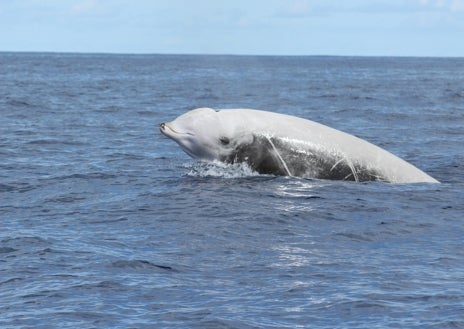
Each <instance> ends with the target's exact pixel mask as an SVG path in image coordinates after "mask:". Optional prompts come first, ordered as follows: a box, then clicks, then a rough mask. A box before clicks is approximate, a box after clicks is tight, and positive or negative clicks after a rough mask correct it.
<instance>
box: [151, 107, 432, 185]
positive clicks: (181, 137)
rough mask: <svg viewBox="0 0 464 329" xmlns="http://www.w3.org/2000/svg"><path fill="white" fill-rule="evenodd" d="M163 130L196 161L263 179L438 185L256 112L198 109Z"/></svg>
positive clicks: (285, 118)
mask: <svg viewBox="0 0 464 329" xmlns="http://www.w3.org/2000/svg"><path fill="white" fill-rule="evenodd" d="M160 131H161V132H162V133H163V134H164V135H165V136H167V137H169V138H172V139H173V140H174V141H176V142H177V143H178V144H179V145H180V146H181V148H182V149H183V150H184V151H185V152H186V153H187V154H189V155H190V156H192V157H193V158H198V159H202V160H209V161H213V160H218V161H222V162H225V163H242V162H244V163H246V164H248V166H249V167H250V168H251V169H253V170H255V171H256V172H258V173H261V174H272V175H286V176H299V177H305V178H318V179H333V180H351V181H357V182H362V181H384V182H390V183H423V182H428V183H438V181H437V180H436V179H434V178H433V177H431V176H429V175H427V174H426V173H425V172H423V171H421V170H420V169H418V168H416V167H415V166H413V165H412V164H410V163H408V162H406V161H404V160H402V159H400V158H399V157H397V156H395V155H393V154H391V153H390V152H388V151H385V150H383V149H381V148H380V147H378V146H375V145H373V144H371V143H369V142H367V141H365V140H362V139H360V138H358V137H355V136H353V135H350V134H347V133H344V132H342V131H339V130H336V129H333V128H330V127H328V126H325V125H322V124H320V123H317V122H314V121H311V120H307V119H302V118H298V117H295V116H290V115H286V114H279V113H274V112H267V111H260V110H252V109H227V110H213V109H210V108H199V109H195V110H192V111H189V112H187V113H185V114H183V115H181V116H179V117H178V118H176V119H175V120H174V121H171V122H168V123H162V124H161V125H160Z"/></svg>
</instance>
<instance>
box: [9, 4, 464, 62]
mask: <svg viewBox="0 0 464 329" xmlns="http://www.w3.org/2000/svg"><path fill="white" fill-rule="evenodd" d="M0 51H50V52H91V53H95V52H97V53H130V54H138V53H142V54H147V53H148V54H151V53H157V54H159V53H160V54H237V55H238V54H250V55H348V56H431V57H436V56H443V57H464V0H0Z"/></svg>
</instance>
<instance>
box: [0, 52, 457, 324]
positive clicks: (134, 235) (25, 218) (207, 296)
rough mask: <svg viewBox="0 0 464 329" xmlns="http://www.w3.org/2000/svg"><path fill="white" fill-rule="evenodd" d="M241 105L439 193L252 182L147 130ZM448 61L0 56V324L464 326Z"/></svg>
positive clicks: (283, 180)
mask: <svg viewBox="0 0 464 329" xmlns="http://www.w3.org/2000/svg"><path fill="white" fill-rule="evenodd" d="M200 106H209V107H215V108H257V109H263V110H269V111H276V112H281V113H287V114H292V115H296V116H300V117H304V118H307V119H311V120H314V121H318V122H321V123H324V124H326V125H329V126H332V127H334V128H337V129H340V130H343V131H346V132H349V133H351V134H354V135H357V136H359V137H361V138H364V139H366V140H368V141H370V142H373V143H375V144H377V145H379V146H381V147H383V148H385V149H387V150H389V151H391V152H393V153H395V154H397V155H399V156H400V157H402V158H404V159H406V160H407V161H409V162H411V163H413V164H414V165H416V166H417V167H419V168H421V169H422V170H424V171H426V172H427V173H429V174H430V175H432V176H434V177H435V178H437V179H438V180H440V181H441V182H442V184H411V185H392V184H384V183H349V182H337V181H323V180H308V179H299V178H289V177H272V176H259V175H256V174H254V173H251V172H249V171H247V170H245V169H244V168H240V167H237V166H236V167H231V166H221V165H219V164H203V163H198V162H195V161H193V160H191V159H190V158H189V157H188V156H187V155H185V154H184V153H183V152H182V151H181V150H180V148H179V147H178V146H177V145H176V144H175V143H174V142H173V141H172V140H169V139H167V138H165V137H163V136H162V135H161V134H160V133H159V131H158V125H159V123H161V122H164V121H170V120H172V119H173V118H175V117H176V116H178V115H180V114H182V113H184V112H186V111H188V110H190V109H192V108H195V107H200ZM463 145H464V59H439V58H436V59H433V58H348V57H241V56H129V55H86V54H79V55H73V54H34V53H31V54H20V53H1V54H0V327H1V328H105V327H107V328H297V327H304V328H463V327H464V183H463V182H464V165H463V162H464V153H463V150H464V148H463Z"/></svg>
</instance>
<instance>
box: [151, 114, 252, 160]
mask: <svg viewBox="0 0 464 329" xmlns="http://www.w3.org/2000/svg"><path fill="white" fill-rule="evenodd" d="M243 125H244V123H243V121H241V120H230V118H229V119H227V118H226V117H225V115H224V113H223V112H222V111H215V110H213V109H210V108H199V109H195V110H192V111H189V112H187V113H185V114H183V115H181V116H179V117H178V118H176V119H175V120H174V121H171V122H166V123H162V124H161V125H160V131H161V133H163V134H164V135H165V136H167V137H169V138H171V139H173V140H174V141H175V142H177V143H178V144H179V145H180V147H181V148H182V149H183V150H184V151H185V152H186V153H187V154H188V155H190V156H191V157H193V158H199V159H204V160H221V159H224V158H226V157H228V156H230V154H231V153H232V152H233V150H234V148H235V147H236V146H237V145H238V144H239V143H243V142H246V140H247V139H251V138H252V136H251V134H247V133H245V130H244V129H242V128H241V127H243Z"/></svg>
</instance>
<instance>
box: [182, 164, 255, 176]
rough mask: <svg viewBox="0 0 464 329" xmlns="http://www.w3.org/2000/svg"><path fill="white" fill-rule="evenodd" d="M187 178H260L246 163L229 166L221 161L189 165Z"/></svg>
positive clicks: (187, 166)
mask: <svg viewBox="0 0 464 329" xmlns="http://www.w3.org/2000/svg"><path fill="white" fill-rule="evenodd" d="M186 168H187V169H189V171H188V173H187V176H191V177H218V178H243V177H254V176H260V174H259V173H257V172H256V171H253V169H251V168H250V167H249V166H248V165H247V164H246V163H234V164H227V163H223V162H220V161H216V160H215V161H196V162H193V163H188V164H187V165H186Z"/></svg>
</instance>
